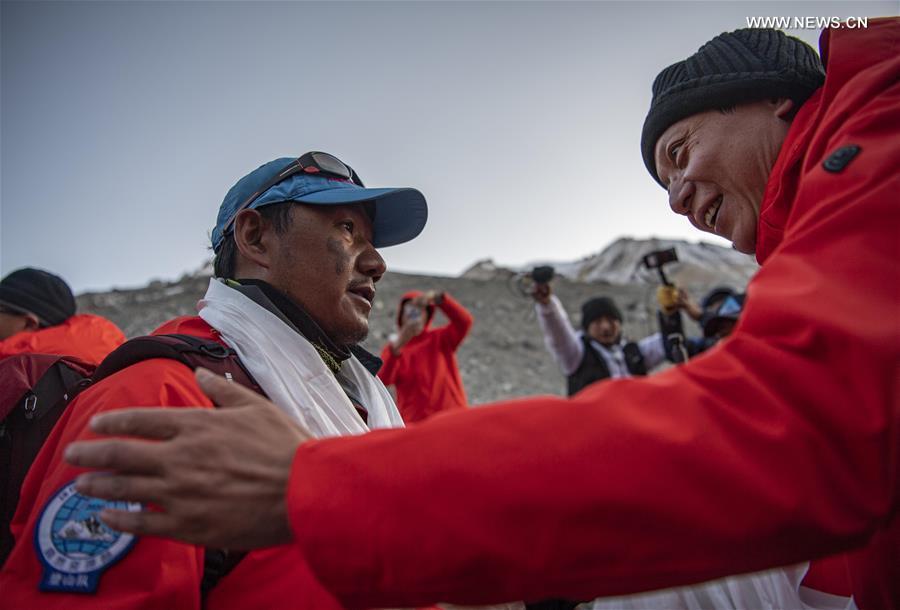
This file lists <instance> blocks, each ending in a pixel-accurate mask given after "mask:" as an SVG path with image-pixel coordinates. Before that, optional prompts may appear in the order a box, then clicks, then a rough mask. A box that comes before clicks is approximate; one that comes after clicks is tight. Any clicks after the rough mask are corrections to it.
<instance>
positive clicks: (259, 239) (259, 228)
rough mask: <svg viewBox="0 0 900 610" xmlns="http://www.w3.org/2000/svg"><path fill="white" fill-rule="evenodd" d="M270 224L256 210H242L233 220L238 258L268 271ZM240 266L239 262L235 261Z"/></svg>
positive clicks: (271, 228) (269, 260) (270, 254)
mask: <svg viewBox="0 0 900 610" xmlns="http://www.w3.org/2000/svg"><path fill="white" fill-rule="evenodd" d="M273 232H274V231H273V227H272V224H271V223H270V222H269V221H268V220H266V219H265V218H263V217H262V215H261V214H260V213H259V212H258V211H256V210H243V211H241V213H240V214H238V215H237V218H235V219H234V243H235V245H236V246H237V250H238V256H239V257H243V258H244V259H245V261H247V262H249V263H250V264H253V265H256V266H258V267H262V268H264V269H268V268H269V266H270V264H271V256H272V247H271V246H272V244H271V242H270V240H269V237H270V233H273ZM235 266H236V267H237V266H240V261H239V260H238V261H235Z"/></svg>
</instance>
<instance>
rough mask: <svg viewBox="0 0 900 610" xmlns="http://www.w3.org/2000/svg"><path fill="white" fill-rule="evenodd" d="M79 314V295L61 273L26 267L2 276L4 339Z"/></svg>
mask: <svg viewBox="0 0 900 610" xmlns="http://www.w3.org/2000/svg"><path fill="white" fill-rule="evenodd" d="M73 315H75V297H74V296H73V295H72V290H71V288H69V285H68V284H66V282H65V281H64V280H63V279H62V278H61V277H59V276H57V275H53V274H52V273H48V272H47V271H42V270H40V269H32V268H30V267H25V268H23V269H17V270H16V271H13V272H12V273H10V274H9V275H7V276H6V277H4V278H3V279H2V280H0V340H3V339H7V338H9V337H11V336H12V335H14V334H16V333H18V332H22V331H34V330H37V329H38V328H46V327H47V326H56V325H57V324H62V323H63V322H65V321H66V320H68V319H69V318H70V317H72V316H73Z"/></svg>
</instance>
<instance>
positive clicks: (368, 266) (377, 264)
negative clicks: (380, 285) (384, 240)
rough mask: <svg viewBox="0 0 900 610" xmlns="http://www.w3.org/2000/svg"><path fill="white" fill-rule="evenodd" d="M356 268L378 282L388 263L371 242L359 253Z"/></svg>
mask: <svg viewBox="0 0 900 610" xmlns="http://www.w3.org/2000/svg"><path fill="white" fill-rule="evenodd" d="M356 268H357V269H358V270H359V272H360V273H362V274H363V275H365V276H366V277H370V278H372V279H373V280H374V281H376V282H377V281H378V280H380V279H381V276H383V275H384V272H385V271H387V264H386V263H385V262H384V259H383V258H381V254H379V253H378V250H376V249H375V247H374V246H373V245H372V244H369V246H368V247H367V248H366V249H365V250H364V251H363V253H362V254H360V255H359V258H358V259H356Z"/></svg>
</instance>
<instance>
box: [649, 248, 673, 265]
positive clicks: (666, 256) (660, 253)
mask: <svg viewBox="0 0 900 610" xmlns="http://www.w3.org/2000/svg"><path fill="white" fill-rule="evenodd" d="M677 260H678V254H676V253H675V248H669V249H668V250H656V251H654V252H650V253H649V254H645V255H644V265H646V266H647V268H648V269H658V268H660V267H662V266H663V265H665V264H666V263H674V262H676V261H677Z"/></svg>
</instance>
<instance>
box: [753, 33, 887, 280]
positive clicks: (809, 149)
mask: <svg viewBox="0 0 900 610" xmlns="http://www.w3.org/2000/svg"><path fill="white" fill-rule="evenodd" d="M898 23H900V22H898V20H897V19H896V18H884V19H870V20H869V23H868V26H869V27H868V28H865V29H844V28H842V29H826V30H824V31H823V32H822V35H821V37H820V38H819V54H820V55H821V57H822V63H823V64H824V65H825V83H824V85H822V87H820V88H819V89H818V90H817V91H816V92H815V93H813V95H812V96H811V97H810V98H809V99H808V100H807V101H806V102H805V103H804V104H803V106H801V107H800V110H799V111H798V112H797V115H796V116H795V117H794V120H793V122H792V123H791V128H790V129H789V130H788V134H787V137H786V138H785V141H784V143H783V144H782V146H781V151H780V152H779V154H778V158H777V159H776V161H775V165H774V166H773V167H772V172H771V174H770V175H769V181H768V182H767V183H766V189H765V191H764V193H763V199H762V202H761V204H760V215H759V223H758V224H757V234H756V260H757V261H758V262H759V263H760V264H763V263H765V261H766V260H767V259H768V258H769V256H770V255H771V254H772V252H773V251H774V250H775V249H776V248H777V247H778V245H779V244H780V243H781V241H782V239H783V238H784V229H785V226H786V224H787V220H788V216H789V215H790V212H791V208H792V207H793V203H794V198H795V196H796V194H797V191H798V188H799V183H800V178H801V175H802V174H803V172H804V171H808V169H809V163H810V162H814V163H818V162H819V161H820V160H821V159H822V157H823V156H824V155H825V154H827V153H828V150H827V149H826V148H825V147H826V146H828V145H830V142H828V141H827V140H826V139H824V138H815V137H814V136H815V135H816V132H817V128H818V126H819V125H820V123H821V121H822V119H823V114H824V113H825V112H826V111H828V110H833V106H834V104H838V103H841V104H844V103H847V104H849V106H850V107H852V106H853V104H854V100H855V99H856V98H857V97H863V98H864V97H866V96H867V95H870V92H869V91H868V90H867V88H866V87H865V86H858V87H853V86H852V83H853V82H854V78H855V77H856V76H857V75H858V74H859V73H860V72H862V71H864V70H866V69H867V68H869V67H870V66H872V65H873V63H874V62H877V61H881V60H883V59H884V58H890V57H893V56H894V55H896V52H897V44H898V38H900V37H898V34H897V32H898V31H900V26H898ZM848 83H851V86H849V87H848V86H846V85H848ZM839 96H840V99H836V98H838V97H839Z"/></svg>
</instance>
